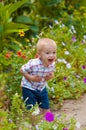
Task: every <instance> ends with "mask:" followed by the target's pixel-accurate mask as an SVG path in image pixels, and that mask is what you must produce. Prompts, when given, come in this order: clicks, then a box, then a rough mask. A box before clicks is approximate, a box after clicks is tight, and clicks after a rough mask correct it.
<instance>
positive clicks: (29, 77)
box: [20, 69, 42, 82]
mask: <svg viewBox="0 0 86 130" xmlns="http://www.w3.org/2000/svg"><path fill="white" fill-rule="evenodd" d="M20 72H21V73H22V75H23V76H24V77H25V78H26V79H27V80H28V81H29V82H31V81H32V82H40V81H41V80H42V77H40V76H37V75H30V74H29V73H28V72H27V73H25V72H23V70H22V69H20Z"/></svg>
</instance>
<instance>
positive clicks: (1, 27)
mask: <svg viewBox="0 0 86 130" xmlns="http://www.w3.org/2000/svg"><path fill="white" fill-rule="evenodd" d="M2 32H3V26H2V25H0V33H2Z"/></svg>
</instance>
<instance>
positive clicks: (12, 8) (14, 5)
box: [8, 0, 27, 15]
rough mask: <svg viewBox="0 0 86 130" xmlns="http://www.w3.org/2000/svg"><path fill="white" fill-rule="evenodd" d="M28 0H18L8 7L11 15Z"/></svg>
mask: <svg viewBox="0 0 86 130" xmlns="http://www.w3.org/2000/svg"><path fill="white" fill-rule="evenodd" d="M26 2H27V0H22V1H18V2H16V3H14V4H10V7H9V8H8V11H9V15H11V14H12V13H13V12H14V11H16V10H17V9H18V8H19V7H20V6H22V5H23V4H24V3H26Z"/></svg>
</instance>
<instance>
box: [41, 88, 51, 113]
mask: <svg viewBox="0 0 86 130" xmlns="http://www.w3.org/2000/svg"><path fill="white" fill-rule="evenodd" d="M39 95H40V97H39V107H40V112H41V114H45V113H46V112H48V111H50V108H49V99H48V92H47V89H46V88H44V89H43V91H42V92H40V94H39Z"/></svg>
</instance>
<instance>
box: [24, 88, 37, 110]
mask: <svg viewBox="0 0 86 130" xmlns="http://www.w3.org/2000/svg"><path fill="white" fill-rule="evenodd" d="M22 94H23V100H24V102H25V105H26V108H27V109H28V110H30V109H31V108H32V106H34V105H35V104H36V102H37V101H36V98H35V95H34V91H33V90H30V89H27V88H24V87H22Z"/></svg>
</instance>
